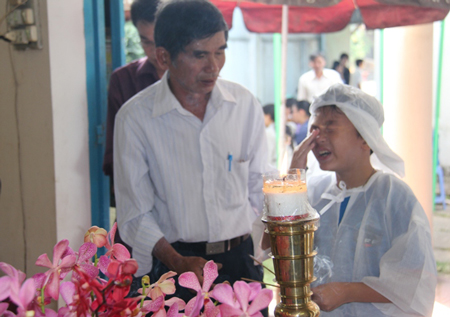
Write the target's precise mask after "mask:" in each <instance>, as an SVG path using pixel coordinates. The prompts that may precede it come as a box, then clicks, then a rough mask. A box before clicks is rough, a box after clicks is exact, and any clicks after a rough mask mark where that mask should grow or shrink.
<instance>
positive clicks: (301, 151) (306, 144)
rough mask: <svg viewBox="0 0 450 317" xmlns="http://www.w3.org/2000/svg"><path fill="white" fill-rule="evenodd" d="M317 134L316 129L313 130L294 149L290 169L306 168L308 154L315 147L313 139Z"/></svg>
mask: <svg viewBox="0 0 450 317" xmlns="http://www.w3.org/2000/svg"><path fill="white" fill-rule="evenodd" d="M318 134H319V130H318V129H315V130H313V131H312V132H311V134H310V135H309V136H307V137H306V138H305V139H304V140H303V141H302V143H300V144H299V145H298V146H297V147H296V148H295V151H294V155H293V156H292V161H291V168H300V169H304V168H306V163H307V162H306V161H307V157H308V153H309V151H311V150H312V149H313V148H314V146H315V145H316V142H315V139H316V137H317V135H318Z"/></svg>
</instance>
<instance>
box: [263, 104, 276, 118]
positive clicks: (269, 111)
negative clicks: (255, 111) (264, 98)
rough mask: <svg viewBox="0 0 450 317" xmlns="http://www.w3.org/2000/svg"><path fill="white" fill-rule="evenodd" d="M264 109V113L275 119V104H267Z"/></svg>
mask: <svg viewBox="0 0 450 317" xmlns="http://www.w3.org/2000/svg"><path fill="white" fill-rule="evenodd" d="M263 111H264V114H268V115H270V118H271V119H272V121H275V106H274V105H273V103H271V104H268V105H265V106H264V107H263Z"/></svg>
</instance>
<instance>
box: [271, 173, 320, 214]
mask: <svg viewBox="0 0 450 317" xmlns="http://www.w3.org/2000/svg"><path fill="white" fill-rule="evenodd" d="M304 173H305V171H304V170H290V171H289V174H287V175H286V176H284V177H282V176H280V175H278V174H267V175H264V186H263V192H264V213H265V215H266V216H267V217H268V220H275V221H283V220H284V221H290V220H297V219H303V218H307V217H308V216H309V215H310V214H314V215H315V210H314V209H313V208H312V207H311V205H310V204H309V202H308V193H307V188H306V182H305V179H304V178H305V177H304Z"/></svg>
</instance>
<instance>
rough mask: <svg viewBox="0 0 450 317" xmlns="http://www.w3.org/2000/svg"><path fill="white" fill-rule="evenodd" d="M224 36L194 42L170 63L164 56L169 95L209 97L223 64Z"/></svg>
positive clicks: (222, 34) (170, 60)
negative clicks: (167, 74) (168, 75)
mask: <svg viewBox="0 0 450 317" xmlns="http://www.w3.org/2000/svg"><path fill="white" fill-rule="evenodd" d="M226 47H227V42H226V40H225V32H223V31H221V32H217V33H215V34H214V35H213V36H211V37H209V38H206V39H201V40H194V41H192V42H191V43H190V44H189V45H187V46H186V47H185V48H184V50H183V51H181V52H180V53H179V54H178V56H176V57H175V59H174V60H172V58H171V57H170V56H168V54H167V55H166V57H165V58H168V60H169V61H168V63H167V65H168V67H169V74H170V77H169V80H170V85H171V89H172V92H173V93H174V94H175V95H177V94H178V93H181V94H203V95H206V94H209V93H210V92H211V91H212V90H213V88H214V85H215V84H216V80H217V77H219V73H220V70H221V69H222V67H223V65H224V64H225V48H226Z"/></svg>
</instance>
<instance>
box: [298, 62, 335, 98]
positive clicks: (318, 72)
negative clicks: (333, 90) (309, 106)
mask: <svg viewBox="0 0 450 317" xmlns="http://www.w3.org/2000/svg"><path fill="white" fill-rule="evenodd" d="M309 64H310V66H311V68H312V69H311V70H310V71H308V72H306V73H304V74H303V75H302V76H300V79H299V80H298V90H297V100H308V101H309V102H312V101H313V100H314V98H315V97H317V96H319V95H321V94H322V93H324V92H325V91H326V90H327V89H328V88H329V87H330V86H332V85H334V84H337V83H343V81H342V79H341V75H340V74H339V73H338V72H337V71H335V70H332V69H328V68H325V65H326V60H325V57H324V56H323V55H322V54H321V53H317V54H314V55H311V56H310V58H309Z"/></svg>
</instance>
